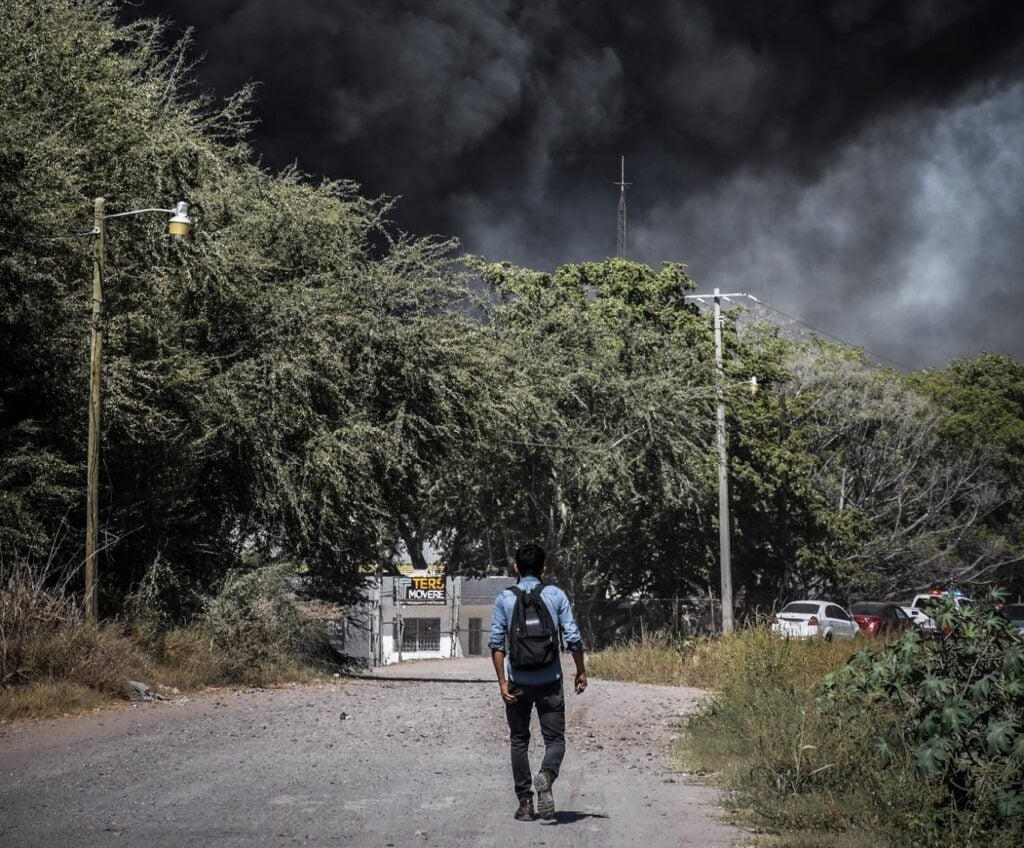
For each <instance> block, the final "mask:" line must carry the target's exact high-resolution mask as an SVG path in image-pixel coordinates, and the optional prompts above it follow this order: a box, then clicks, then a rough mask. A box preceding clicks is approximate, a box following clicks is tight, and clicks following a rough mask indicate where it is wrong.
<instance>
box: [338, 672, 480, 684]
mask: <svg viewBox="0 0 1024 848" xmlns="http://www.w3.org/2000/svg"><path fill="white" fill-rule="evenodd" d="M353 676H354V677H355V679H356V680H374V681H376V682H377V683H494V684H497V681H496V680H495V679H494V678H493V677H487V678H483V677H473V678H469V677H384V676H383V675H381V676H380V677H376V676H375V675H372V674H362V675H353Z"/></svg>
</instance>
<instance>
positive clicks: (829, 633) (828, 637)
mask: <svg viewBox="0 0 1024 848" xmlns="http://www.w3.org/2000/svg"><path fill="white" fill-rule="evenodd" d="M825 641H826V642H831V641H832V631H831V630H826V631H825Z"/></svg>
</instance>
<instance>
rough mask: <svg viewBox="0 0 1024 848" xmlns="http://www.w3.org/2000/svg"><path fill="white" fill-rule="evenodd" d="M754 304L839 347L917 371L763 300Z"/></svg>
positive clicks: (907, 369) (905, 369) (906, 369)
mask: <svg viewBox="0 0 1024 848" xmlns="http://www.w3.org/2000/svg"><path fill="white" fill-rule="evenodd" d="M755 303H756V304H757V305H758V306H763V307H764V308H765V309H768V310H770V311H772V312H775V313H777V314H779V315H781V316H782V317H783V318H787V319H789V320H790V321H793V322H795V323H797V324H802V325H803V326H805V327H806V328H807V329H808V330H811V331H812V332H814V333H817V334H818V335H819V336H825V337H826V338H829V339H832V340H833V341H835V342H839V344H841V345H843V346H845V347H849V348H853V349H855V350H862V351H864V353H866V354H868V355H869V356H872V357H874V358H875V359H880V360H881V361H883V362H887V363H889V364H890V365H895V366H896V367H897V368H900V369H902V370H904V371H917V370H918V369H917V368H914V367H913V366H911V365H907V364H906V363H905V362H900V361H898V360H896V359H892V358H891V357H888V356H885V355H884V354H881V353H878V352H876V351H873V350H871V349H870V348H868V347H865V346H864V345H860V344H854V343H853V342H851V341H848V340H847V339H844V338H841V337H839V336H837V335H835V334H833V333H829V332H827V331H826V330H822V329H821V328H820V327H815V326H814V325H813V324H811V323H809V322H807V321H805V320H804V319H803V318H798V317H797V316H796V315H790V314H789V313H788V312H785V311H784V310H782V309H779V308H778V307H777V306H772V305H771V304H770V303H766V302H765V301H763V300H757V301H755Z"/></svg>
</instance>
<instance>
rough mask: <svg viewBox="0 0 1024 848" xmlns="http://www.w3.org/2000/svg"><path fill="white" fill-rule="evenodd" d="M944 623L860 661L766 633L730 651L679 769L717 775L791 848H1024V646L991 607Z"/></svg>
mask: <svg viewBox="0 0 1024 848" xmlns="http://www.w3.org/2000/svg"><path fill="white" fill-rule="evenodd" d="M938 620H939V624H940V626H942V625H946V626H948V627H950V628H951V633H950V636H949V637H948V638H944V639H941V640H938V641H934V642H926V641H922V639H921V638H920V636H919V635H918V634H917V633H916V632H915V631H911V632H909V633H907V634H905V635H904V636H902V637H901V638H900V639H899V640H897V641H896V642H893V643H891V644H884V643H883V644H878V645H876V646H872V647H871V648H865V649H861V650H859V651H857V653H856V655H855V656H853V657H852V658H849V654H850V651H851V648H850V645H849V643H846V644H845V645H842V646H840V645H839V644H838V643H837V644H835V645H833V646H827V645H824V644H822V643H818V642H813V641H810V642H799V643H798V642H791V641H786V640H779V639H776V638H773V637H771V636H770V635H769V634H767V633H765V632H764V631H752V632H748V633H742V634H737V636H736V637H733V638H732V639H725V640H721V643H722V644H721V646H720V647H719V648H718V651H719V656H720V657H726V656H727V657H728V658H729V661H728V662H727V663H723V664H722V666H721V674H722V681H721V685H720V687H718V691H717V692H716V694H715V696H714V697H713V698H712V700H711V701H710V702H709V703H708V704H707V705H706V707H705V709H704V711H703V712H702V713H701V714H700V715H699V716H697V717H695V718H694V719H693V720H691V721H690V723H689V724H688V727H687V733H686V735H685V737H684V738H683V739H682V740H681V742H680V747H679V750H678V754H679V757H680V761H681V763H682V764H683V765H684V766H685V767H687V768H690V769H698V770H705V771H714V772H718V773H719V774H720V777H721V780H722V782H723V784H724V785H725V787H726V788H727V789H728V790H729V791H730V792H731V793H732V794H733V796H734V797H733V799H732V801H733V806H735V807H737V808H739V809H743V810H746V811H747V813H746V815H747V817H748V818H749V820H750V823H751V824H752V825H753V826H755V827H757V828H760V829H766V830H770V831H775V832H780V833H783V834H784V835H785V839H784V841H785V844H791V845H796V844H810V843H812V842H813V843H815V844H840V843H841V844H844V845H861V844H863V845H872V846H877V845H886V844H892V845H901V846H902V845H908V846H920V848H926V847H927V846H934V845H955V846H975V845H977V846H981V845H984V846H986V848H995V847H996V846H1000V848H1001V846H1007V848H1008V846H1010V845H1019V844H1021V842H1022V841H1024V829H1022V824H1024V817H1022V815H1021V809H1020V806H1019V804H1020V801H1019V800H1018V799H1020V797H1021V795H1022V787H1021V779H1022V757H1021V755H1022V754H1024V742H1022V730H1024V728H1022V726H1021V725H1022V718H1024V698H1022V695H1024V688H1022V686H1021V682H1020V677H1021V672H1022V668H1024V644H1022V643H1021V641H1020V639H1019V638H1018V637H1017V636H1016V635H1015V634H1014V633H1013V632H1011V630H1010V629H1009V628H1008V627H1006V626H1005V624H1004V622H1003V621H1002V620H1001V619H1000V618H999V617H998V616H997V615H995V613H994V611H993V610H992V609H991V607H989V608H988V609H974V610H966V611H964V612H963V613H962V614H961V613H959V612H958V611H957V610H955V609H954V608H953V607H952V606H951V605H950V606H948V607H946V608H945V609H943V610H942V612H941V613H940V614H939V619H938ZM860 644H862V643H858V646H857V647H859V645H860ZM726 652H728V653H726ZM844 652H845V656H844ZM847 659H849V661H846V660H847ZM837 834H842V835H841V837H839V836H838V835H837ZM826 835H827V840H828V841H826V842H822V840H823V839H824V838H826Z"/></svg>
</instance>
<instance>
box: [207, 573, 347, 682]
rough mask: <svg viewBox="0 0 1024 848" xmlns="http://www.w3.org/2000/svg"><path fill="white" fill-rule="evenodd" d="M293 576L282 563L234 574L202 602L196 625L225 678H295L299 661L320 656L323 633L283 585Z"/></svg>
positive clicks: (324, 647)
mask: <svg viewBox="0 0 1024 848" xmlns="http://www.w3.org/2000/svg"><path fill="white" fill-rule="evenodd" d="M293 574H294V569H292V568H289V567H287V566H271V567H266V568H261V569H259V570H256V571H248V572H235V573H234V574H232V575H230V576H229V577H228V579H227V581H226V583H225V584H224V588H223V589H222V590H221V592H220V594H218V595H217V597H216V598H214V599H213V600H212V601H210V602H209V604H208V605H207V607H206V610H205V613H204V615H203V618H202V621H201V623H200V628H201V629H202V631H203V632H205V633H207V634H208V635H209V638H210V640H211V643H212V645H213V647H214V649H215V651H216V654H217V656H218V658H219V662H220V667H221V672H222V674H223V675H224V677H225V679H226V680H229V681H232V682H241V683H249V684H253V685H262V684H265V683H267V682H269V681H271V680H277V679H280V678H281V677H282V676H289V675H294V674H299V675H300V676H301V666H302V665H303V664H304V663H317V662H319V661H321V660H322V659H323V658H324V656H325V655H326V651H328V650H329V648H328V647H327V638H326V632H325V631H324V629H323V628H322V627H321V626H320V623H319V622H316V621H311V620H309V619H307V617H306V616H304V615H303V612H302V609H301V606H300V604H299V602H298V600H297V599H296V597H295V594H294V593H293V592H292V591H291V588H290V586H289V578H290V577H291V576H292V575H293Z"/></svg>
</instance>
